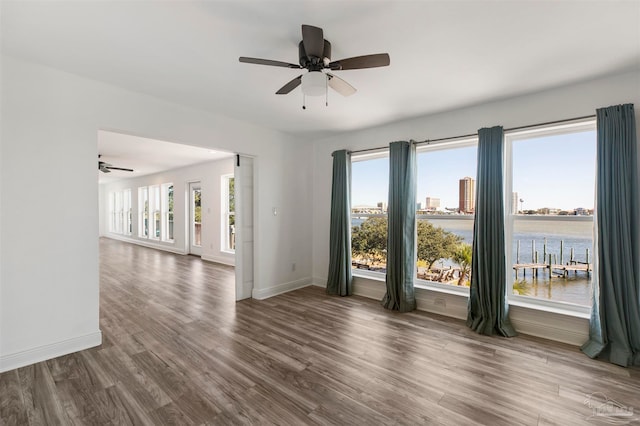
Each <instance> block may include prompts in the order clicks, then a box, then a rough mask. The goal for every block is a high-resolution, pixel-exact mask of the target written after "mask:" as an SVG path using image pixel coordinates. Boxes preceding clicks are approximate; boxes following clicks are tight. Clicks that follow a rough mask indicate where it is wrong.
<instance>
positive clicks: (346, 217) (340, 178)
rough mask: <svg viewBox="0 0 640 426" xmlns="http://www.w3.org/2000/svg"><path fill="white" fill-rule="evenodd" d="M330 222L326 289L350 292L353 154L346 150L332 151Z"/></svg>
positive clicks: (341, 293)
mask: <svg viewBox="0 0 640 426" xmlns="http://www.w3.org/2000/svg"><path fill="white" fill-rule="evenodd" d="M332 155H333V183H332V187H331V222H330V228H329V277H328V279H327V293H328V294H332V295H338V296H350V295H351V294H352V293H353V286H352V281H353V278H352V276H351V155H350V154H349V152H348V151H346V150H340V151H335V152H334V153H333V154H332Z"/></svg>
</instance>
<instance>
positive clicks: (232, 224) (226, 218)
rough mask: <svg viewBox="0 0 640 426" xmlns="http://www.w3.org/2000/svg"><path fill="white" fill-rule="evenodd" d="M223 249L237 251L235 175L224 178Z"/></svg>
mask: <svg viewBox="0 0 640 426" xmlns="http://www.w3.org/2000/svg"><path fill="white" fill-rule="evenodd" d="M222 197H223V199H222V206H223V211H222V216H223V232H222V249H223V250H226V251H235V249H236V201H235V179H234V177H233V175H226V176H222Z"/></svg>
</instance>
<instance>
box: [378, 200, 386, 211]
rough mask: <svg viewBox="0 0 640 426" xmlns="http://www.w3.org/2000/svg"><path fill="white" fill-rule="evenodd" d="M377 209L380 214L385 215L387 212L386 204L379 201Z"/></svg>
mask: <svg viewBox="0 0 640 426" xmlns="http://www.w3.org/2000/svg"><path fill="white" fill-rule="evenodd" d="M378 208H379V209H380V211H381V212H382V213H386V212H387V203H385V202H383V201H380V202H379V203H378Z"/></svg>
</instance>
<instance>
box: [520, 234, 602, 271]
mask: <svg viewBox="0 0 640 426" xmlns="http://www.w3.org/2000/svg"><path fill="white" fill-rule="evenodd" d="M542 250H543V251H542V263H540V262H539V261H538V251H536V242H535V240H531V263H520V241H519V240H518V244H517V246H516V263H515V265H513V270H514V271H515V273H516V280H517V279H518V275H519V271H520V270H522V274H523V277H526V276H527V269H530V270H531V276H533V277H537V276H538V275H539V271H540V270H541V269H542V270H543V272H544V271H545V270H546V273H547V275H548V276H549V278H567V277H568V276H569V272H573V273H574V274H576V273H578V272H586V273H587V276H589V275H590V274H591V272H592V270H593V269H592V266H591V262H589V249H586V251H585V259H586V262H580V261H577V260H576V259H575V253H574V250H573V248H571V251H570V254H569V261H568V262H566V263H565V262H564V260H563V259H564V241H563V240H560V256H559V257H560V262H558V256H557V255H556V254H552V253H548V252H547V238H546V237H545V238H544V244H543V249H542Z"/></svg>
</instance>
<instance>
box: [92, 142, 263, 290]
mask: <svg viewBox="0 0 640 426" xmlns="http://www.w3.org/2000/svg"><path fill="white" fill-rule="evenodd" d="M98 156H99V157H98V159H97V160H98V171H97V174H98V192H99V236H100V237H101V238H109V239H111V240H117V241H120V242H121V243H122V244H135V245H138V246H144V247H147V248H151V249H155V250H162V251H165V252H170V253H174V254H176V255H192V256H198V257H200V258H201V259H200V260H199V261H205V262H215V263H218V264H223V265H227V266H232V267H235V268H238V267H240V268H241V269H240V271H238V272H234V275H235V276H236V280H235V281H236V297H235V299H236V300H241V299H244V298H247V297H251V291H252V286H253V282H252V279H251V280H249V279H248V277H252V276H253V244H252V242H253V226H252V225H253V224H252V223H251V224H247V223H246V219H245V220H244V223H245V226H244V227H243V230H242V231H240V232H238V233H237V232H236V230H237V229H238V227H239V226H242V225H241V224H242V223H243V219H242V218H243V217H245V218H247V217H248V218H252V217H253V214H252V213H253V159H250V160H251V161H243V162H242V165H243V167H244V169H243V168H242V167H240V166H239V164H240V158H245V157H239V156H237V155H236V154H234V153H230V152H224V151H220V150H215V149H211V148H202V147H195V146H189V145H184V144H179V143H172V142H167V141H161V140H156V139H150V138H145V137H140V136H133V135H129V134H126V133H124V132H113V131H104V130H100V131H98ZM249 168H250V169H251V170H248V171H247V169H249ZM243 170H244V172H243ZM241 172H242V173H241ZM239 174H240V175H242V176H238V175H239ZM238 183H239V184H240V186H241V187H242V189H238V190H237V191H236V188H237V186H236V184H238ZM243 192H244V193H245V196H242V193H243ZM246 194H248V195H249V197H247V196H246ZM239 197H240V198H241V199H238V198H239ZM245 208H246V209H250V210H251V214H248V215H244V216H243V215H242V210H243V209H245ZM240 234H241V235H243V237H242V238H243V240H244V241H245V242H250V244H248V243H245V244H241V247H238V249H239V250H236V241H238V237H239V235H240ZM247 251H251V253H250V255H249V254H248V253H247ZM239 254H240V255H241V256H239ZM159 266H160V267H162V265H159ZM238 277H239V279H238Z"/></svg>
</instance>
